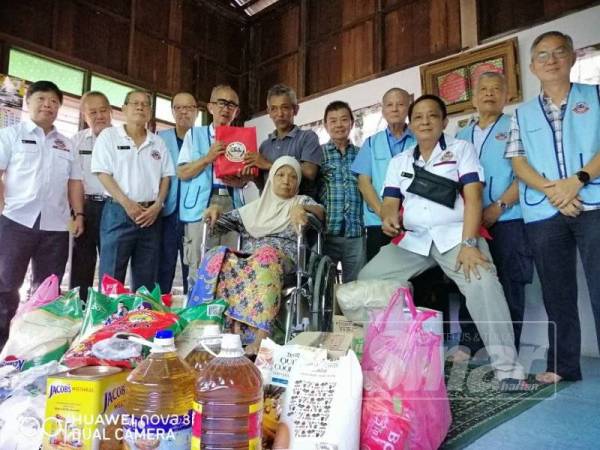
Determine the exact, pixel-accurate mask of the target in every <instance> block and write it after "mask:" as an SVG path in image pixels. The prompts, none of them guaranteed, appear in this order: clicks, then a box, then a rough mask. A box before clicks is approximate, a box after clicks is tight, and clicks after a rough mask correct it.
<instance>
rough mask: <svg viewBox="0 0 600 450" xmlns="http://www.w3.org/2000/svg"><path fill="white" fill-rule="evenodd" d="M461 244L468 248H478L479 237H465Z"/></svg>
mask: <svg viewBox="0 0 600 450" xmlns="http://www.w3.org/2000/svg"><path fill="white" fill-rule="evenodd" d="M460 245H462V246H463V247H468V248H477V247H479V246H478V245H477V238H475V237H470V238H466V239H463V241H462V242H461V243H460Z"/></svg>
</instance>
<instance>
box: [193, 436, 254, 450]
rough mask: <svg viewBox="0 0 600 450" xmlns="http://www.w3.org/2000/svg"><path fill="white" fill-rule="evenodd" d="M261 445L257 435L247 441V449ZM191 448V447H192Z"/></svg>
mask: <svg viewBox="0 0 600 450" xmlns="http://www.w3.org/2000/svg"><path fill="white" fill-rule="evenodd" d="M261 448H262V445H261V441H260V438H259V437H256V438H254V439H251V440H249V441H248V450H261ZM192 450H193V449H192Z"/></svg>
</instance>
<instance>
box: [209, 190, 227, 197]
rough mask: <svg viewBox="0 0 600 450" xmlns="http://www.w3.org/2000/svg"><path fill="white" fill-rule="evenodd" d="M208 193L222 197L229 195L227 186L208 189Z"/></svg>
mask: <svg viewBox="0 0 600 450" xmlns="http://www.w3.org/2000/svg"><path fill="white" fill-rule="evenodd" d="M210 195H220V196H222V197H229V189H227V188H213V190H212V191H210Z"/></svg>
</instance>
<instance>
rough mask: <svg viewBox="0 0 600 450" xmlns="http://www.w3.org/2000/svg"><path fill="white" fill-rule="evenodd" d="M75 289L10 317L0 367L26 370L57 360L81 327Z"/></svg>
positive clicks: (79, 305) (0, 357)
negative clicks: (7, 366)
mask: <svg viewBox="0 0 600 450" xmlns="http://www.w3.org/2000/svg"><path fill="white" fill-rule="evenodd" d="M78 292H79V291H78V289H73V290H72V291H69V292H67V293H65V295H63V296H61V297H58V298H57V299H55V300H54V301H51V302H49V303H46V304H44V305H41V306H37V307H34V308H33V309H31V310H30V311H27V312H23V313H22V314H21V315H19V316H18V317H14V318H13V320H12V322H11V324H10V331H9V336H8V341H7V342H6V345H5V346H4V349H2V353H0V361H1V362H0V366H4V365H12V366H14V367H16V368H17V369H18V370H27V369H29V368H30V367H34V366H39V365H41V364H45V363H47V362H49V361H57V360H59V359H60V357H61V356H62V355H63V354H64V353H65V352H66V351H67V349H68V348H69V345H70V344H71V341H72V340H73V338H74V337H75V336H76V335H77V333H78V332H79V329H80V328H81V321H82V317H83V313H82V311H81V300H80V299H79V293H78Z"/></svg>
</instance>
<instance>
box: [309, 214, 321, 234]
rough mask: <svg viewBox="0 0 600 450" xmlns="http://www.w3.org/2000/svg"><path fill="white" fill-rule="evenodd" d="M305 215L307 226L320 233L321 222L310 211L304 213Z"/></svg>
mask: <svg viewBox="0 0 600 450" xmlns="http://www.w3.org/2000/svg"><path fill="white" fill-rule="evenodd" d="M306 216H307V217H308V223H307V227H308V228H310V229H312V230H315V231H316V232H317V233H322V232H323V222H322V221H321V220H320V219H319V218H318V217H317V216H315V215H314V214H312V213H306Z"/></svg>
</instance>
